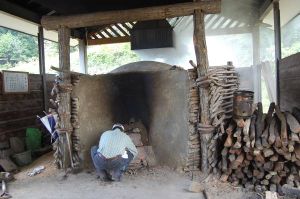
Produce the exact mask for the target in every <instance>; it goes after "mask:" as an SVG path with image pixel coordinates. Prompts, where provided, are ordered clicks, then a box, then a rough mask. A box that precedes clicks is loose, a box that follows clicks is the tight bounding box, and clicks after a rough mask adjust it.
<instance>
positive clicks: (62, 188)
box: [8, 154, 261, 199]
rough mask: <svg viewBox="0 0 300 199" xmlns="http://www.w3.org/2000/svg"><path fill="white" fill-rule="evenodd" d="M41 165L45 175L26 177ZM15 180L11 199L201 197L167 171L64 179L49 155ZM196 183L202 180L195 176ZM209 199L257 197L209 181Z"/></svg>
mask: <svg viewBox="0 0 300 199" xmlns="http://www.w3.org/2000/svg"><path fill="white" fill-rule="evenodd" d="M40 165H43V166H45V167H46V169H45V170H44V172H42V173H41V174H38V175H36V176H33V177H29V176H27V173H28V172H29V171H31V170H32V169H33V168H34V167H36V166H40ZM15 178H16V180H14V181H13V182H10V183H9V184H8V189H9V193H10V194H11V195H12V196H13V198H22V199H26V198H30V199H35V198H37V199H50V198H51V199H56V198H57V199H58V198H59V199H61V198H64V199H69V198H70V199H71V198H72V199H77V198H78V199H79V198H80V199H82V198H87V199H93V198H97V199H99V198H109V199H114V198H116V199H120V198H122V199H135V198H136V199H137V198H138V199H141V198H145V199H148V198H149V199H150V198H151V199H153V198H164V199H171V198H172V199H173V198H174V199H175V198H176V199H177V198H178V199H196V198H197V199H201V198H204V196H203V195H202V194H201V193H191V192H189V191H188V188H189V185H190V183H191V177H190V175H189V174H186V173H179V172H176V171H174V170H171V169H169V168H166V167H156V168H152V169H148V170H147V169H144V170H140V171H138V172H137V173H135V174H131V175H130V174H126V175H125V176H124V177H123V179H122V181H121V182H101V181H99V180H98V179H96V176H95V173H94V172H85V171H83V172H81V173H79V174H69V175H68V177H67V178H63V173H62V172H60V171H58V170H57V169H55V166H54V165H53V163H52V154H46V155H44V156H43V157H41V158H40V159H38V160H36V161H35V162H33V163H32V164H31V165H29V166H27V167H25V168H23V169H22V170H21V172H19V173H18V174H16V175H15ZM195 179H201V175H197V177H196V178H195ZM203 187H204V188H205V189H206V192H207V194H208V195H209V198H210V199H217V198H222V199H241V198H243V199H247V198H248V199H250V198H251V199H252V198H253V199H254V198H261V197H260V196H259V195H257V194H255V193H251V192H246V191H244V190H243V189H241V188H235V187H232V186H231V185H229V184H227V183H221V182H219V181H217V180H215V179H213V177H209V178H207V179H206V180H205V182H204V183H203Z"/></svg>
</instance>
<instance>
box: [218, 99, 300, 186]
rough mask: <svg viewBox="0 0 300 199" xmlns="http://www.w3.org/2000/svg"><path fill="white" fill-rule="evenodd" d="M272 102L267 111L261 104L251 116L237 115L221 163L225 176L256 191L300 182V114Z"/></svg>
mask: <svg viewBox="0 0 300 199" xmlns="http://www.w3.org/2000/svg"><path fill="white" fill-rule="evenodd" d="M295 116H296V114H292V113H290V112H282V111H281V110H280V108H279V106H277V105H275V104H274V103H271V104H270V107H269V110H268V113H267V114H263V107H262V104H261V103H258V104H257V107H256V108H255V110H254V112H253V114H252V116H251V118H248V119H233V120H232V121H231V122H230V124H229V125H228V127H227V129H226V140H225V143H224V148H223V150H222V152H221V156H222V159H221V161H220V162H219V164H218V166H219V169H220V170H221V172H222V175H221V180H222V181H227V180H228V181H229V182H231V183H233V184H234V185H238V184H242V185H243V186H244V187H246V188H250V189H251V188H254V189H255V190H256V191H266V190H271V191H279V192H280V190H281V187H282V185H284V184H289V185H292V186H296V187H299V186H300V173H299V167H300V138H299V133H300V124H299V119H300V118H299V117H298V118H297V116H296V117H295Z"/></svg>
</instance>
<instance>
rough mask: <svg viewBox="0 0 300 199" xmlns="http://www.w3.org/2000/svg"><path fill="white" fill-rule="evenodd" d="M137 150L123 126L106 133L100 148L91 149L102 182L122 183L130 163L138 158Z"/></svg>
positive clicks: (103, 135) (102, 137)
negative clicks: (123, 175)
mask: <svg viewBox="0 0 300 199" xmlns="http://www.w3.org/2000/svg"><path fill="white" fill-rule="evenodd" d="M136 155H137V149H136V147H135V145H134V144H133V142H132V141H131V139H130V137H129V136H128V135H127V134H126V133H125V132H124V127H123V125H121V124H114V125H113V127H112V130H108V131H105V132H104V133H103V134H102V135H101V138H100V141H99V146H98V147H97V146H93V147H92V148H91V156H92V160H93V163H94V166H95V168H96V172H97V175H98V176H99V177H100V179H101V180H103V181H106V180H113V181H120V180H121V177H122V174H123V173H124V172H125V171H126V169H127V167H128V165H129V163H130V162H131V161H132V160H133V159H134V158H135V157H136Z"/></svg>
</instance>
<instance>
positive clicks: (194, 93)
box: [185, 68, 200, 171]
mask: <svg viewBox="0 0 300 199" xmlns="http://www.w3.org/2000/svg"><path fill="white" fill-rule="evenodd" d="M188 77H189V80H190V84H189V85H190V86H189V141H188V147H189V152H188V159H187V165H186V168H185V169H186V170H188V171H193V170H199V165H200V136H199V133H198V129H197V126H198V122H199V119H198V118H199V104H200V97H199V90H198V87H197V85H196V79H197V69H196V68H193V69H189V70H188Z"/></svg>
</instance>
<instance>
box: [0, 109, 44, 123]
mask: <svg viewBox="0 0 300 199" xmlns="http://www.w3.org/2000/svg"><path fill="white" fill-rule="evenodd" d="M42 111H43V109H42V107H38V108H30V109H23V110H16V111H3V112H0V121H5V120H11V119H15V118H21V117H25V116H28V115H34V116H36V115H39V114H41V113H42Z"/></svg>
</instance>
